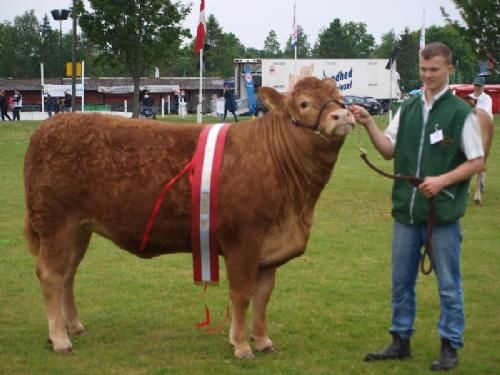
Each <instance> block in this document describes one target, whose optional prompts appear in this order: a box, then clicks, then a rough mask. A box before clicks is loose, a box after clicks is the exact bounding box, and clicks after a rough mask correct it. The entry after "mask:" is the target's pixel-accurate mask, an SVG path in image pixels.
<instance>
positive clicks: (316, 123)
mask: <svg viewBox="0 0 500 375" xmlns="http://www.w3.org/2000/svg"><path fill="white" fill-rule="evenodd" d="M330 103H335V104H337V105H339V106H340V107H342V108H346V105H345V104H344V103H342V102H340V101H338V100H334V99H330V100H328V101H326V102H325V103H323V105H322V106H321V108H320V110H319V113H318V116H317V117H316V121H314V123H313V124H311V125H309V124H305V123H303V122H302V121H300V120H296V119H294V118H293V117H292V116H290V117H291V118H292V124H294V125H295V126H297V127H299V126H300V127H303V128H307V129H311V130H314V131H315V132H316V133H319V127H320V125H321V124H320V121H321V115H322V114H323V111H324V110H325V109H326V107H327V106H328V104H330Z"/></svg>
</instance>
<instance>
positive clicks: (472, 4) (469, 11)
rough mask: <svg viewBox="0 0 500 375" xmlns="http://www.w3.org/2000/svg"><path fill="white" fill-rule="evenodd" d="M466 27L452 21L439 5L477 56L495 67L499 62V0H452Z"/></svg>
mask: <svg viewBox="0 0 500 375" xmlns="http://www.w3.org/2000/svg"><path fill="white" fill-rule="evenodd" d="M453 2H454V3H455V5H456V7H457V8H458V9H459V14H460V16H461V17H462V19H463V21H464V22H465V24H466V25H467V27H463V26H461V25H460V24H459V23H458V21H453V20H451V19H450V16H449V15H448V14H447V13H446V12H445V10H444V8H443V7H441V13H442V14H443V16H444V17H445V18H446V19H447V20H448V22H449V23H450V24H451V25H453V27H455V28H456V29H457V30H458V32H459V33H460V34H462V35H465V37H466V38H467V39H468V40H469V43H470V44H471V45H472V47H473V48H474V50H475V51H476V53H477V56H478V57H479V58H482V59H483V60H486V61H488V62H489V63H490V65H491V66H490V68H492V69H495V68H496V66H495V65H496V64H498V62H500V22H499V21H498V19H499V9H500V0H474V1H471V0H453Z"/></svg>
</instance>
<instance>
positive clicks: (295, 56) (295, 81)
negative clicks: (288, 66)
mask: <svg viewBox="0 0 500 375" xmlns="http://www.w3.org/2000/svg"><path fill="white" fill-rule="evenodd" d="M296 8H297V2H296V1H295V2H294V3H293V30H292V33H293V35H294V40H295V43H294V46H293V50H294V64H293V65H294V84H295V83H297V44H298V43H299V41H298V38H299V36H298V35H297V20H296V18H295V15H296V14H295V13H296ZM292 41H293V40H292Z"/></svg>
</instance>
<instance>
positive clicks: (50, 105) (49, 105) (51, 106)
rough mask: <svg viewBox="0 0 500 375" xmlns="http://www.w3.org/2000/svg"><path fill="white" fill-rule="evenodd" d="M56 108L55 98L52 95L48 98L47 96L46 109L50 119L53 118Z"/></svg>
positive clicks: (48, 95)
mask: <svg viewBox="0 0 500 375" xmlns="http://www.w3.org/2000/svg"><path fill="white" fill-rule="evenodd" d="M55 107H56V103H55V98H53V97H52V96H51V95H50V94H47V96H45V109H46V111H47V114H48V115H49V117H52V113H54V110H55Z"/></svg>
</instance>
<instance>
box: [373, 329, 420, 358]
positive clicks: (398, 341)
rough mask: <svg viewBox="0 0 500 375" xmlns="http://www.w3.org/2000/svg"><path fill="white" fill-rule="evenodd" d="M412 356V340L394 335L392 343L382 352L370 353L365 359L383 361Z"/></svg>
mask: <svg viewBox="0 0 500 375" xmlns="http://www.w3.org/2000/svg"><path fill="white" fill-rule="evenodd" d="M407 357H411V350H410V340H409V339H408V340H403V339H402V338H401V337H399V336H398V335H394V334H393V335H392V343H391V345H389V346H388V347H387V348H385V349H384V350H383V351H381V352H376V353H368V354H367V355H366V357H365V361H382V360H385V359H403V358H407Z"/></svg>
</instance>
